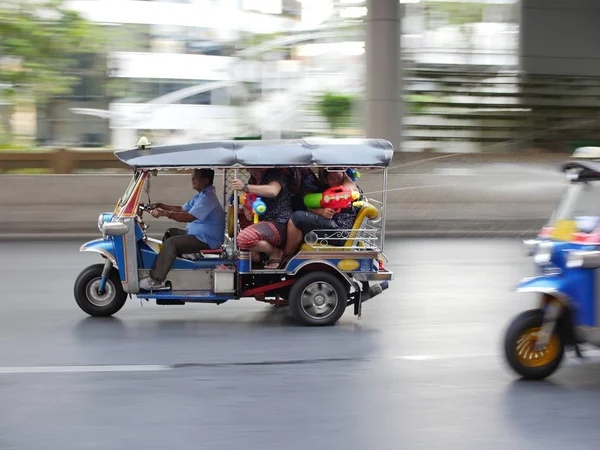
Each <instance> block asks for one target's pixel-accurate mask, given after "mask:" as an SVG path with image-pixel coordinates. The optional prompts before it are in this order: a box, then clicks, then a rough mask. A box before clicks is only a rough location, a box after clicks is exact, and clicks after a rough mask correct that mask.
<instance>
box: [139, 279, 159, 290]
mask: <svg viewBox="0 0 600 450" xmlns="http://www.w3.org/2000/svg"><path fill="white" fill-rule="evenodd" d="M164 287H165V285H164V283H161V282H160V281H156V280H155V279H154V278H152V277H146V278H142V279H141V280H140V289H143V290H145V291H151V290H152V289H160V288H164Z"/></svg>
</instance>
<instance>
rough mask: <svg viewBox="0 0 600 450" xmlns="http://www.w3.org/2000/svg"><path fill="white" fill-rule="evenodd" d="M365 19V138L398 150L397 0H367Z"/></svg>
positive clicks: (399, 16)
mask: <svg viewBox="0 0 600 450" xmlns="http://www.w3.org/2000/svg"><path fill="white" fill-rule="evenodd" d="M367 8H368V13H367V20H366V26H367V30H366V42H365V52H366V72H367V73H366V79H367V92H366V102H365V113H366V136H367V137H369V138H381V139H387V140H388V141H390V142H391V143H392V145H393V146H394V149H395V150H396V151H400V150H401V148H400V147H401V136H402V103H401V100H402V93H401V88H402V85H401V62H400V33H401V22H400V20H401V13H400V10H401V5H400V2H399V1H398V0H368V1H367Z"/></svg>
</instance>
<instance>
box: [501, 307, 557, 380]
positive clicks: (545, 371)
mask: <svg viewBox="0 0 600 450" xmlns="http://www.w3.org/2000/svg"><path fill="white" fill-rule="evenodd" d="M543 319H544V312H543V311H542V310H541V309H533V310H529V311H525V312H523V313H521V314H520V315H519V316H517V317H516V318H515V319H514V320H513V322H512V324H511V325H510V327H509V329H508V331H507V332H506V337H505V342H504V351H505V355H506V359H507V361H508V363H509V365H510V366H511V367H512V369H513V370H514V371H515V372H517V373H518V374H519V375H521V376H522V377H523V378H527V379H532V380H540V379H543V378H546V377H548V376H550V375H552V374H553V373H554V372H555V371H556V369H558V367H559V366H560V363H561V362H562V359H563V357H564V351H565V345H564V339H563V336H561V335H560V334H559V333H557V331H556V330H555V331H554V333H553V334H552V336H551V337H550V340H549V341H548V344H547V345H546V346H545V347H544V348H543V349H539V350H538V349H536V348H535V347H534V346H535V341H536V338H537V335H538V333H539V331H540V330H541V326H542V323H543Z"/></svg>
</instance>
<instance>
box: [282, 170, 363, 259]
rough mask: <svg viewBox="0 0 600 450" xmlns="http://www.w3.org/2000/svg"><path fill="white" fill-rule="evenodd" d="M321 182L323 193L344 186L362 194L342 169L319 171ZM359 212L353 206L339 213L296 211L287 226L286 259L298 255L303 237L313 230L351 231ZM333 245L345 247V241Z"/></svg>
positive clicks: (321, 210)
mask: <svg viewBox="0 0 600 450" xmlns="http://www.w3.org/2000/svg"><path fill="white" fill-rule="evenodd" d="M319 181H320V182H321V185H322V186H321V188H322V191H325V190H327V189H329V188H333V187H338V186H343V187H344V188H346V189H348V190H352V191H359V192H361V193H362V191H361V189H360V188H359V187H358V186H357V185H356V184H355V183H354V181H352V180H351V179H350V177H349V176H348V175H347V174H346V173H345V171H344V169H341V168H329V169H324V168H322V169H319ZM359 210H360V208H359V207H357V206H352V205H351V206H350V207H348V208H344V209H342V210H341V211H339V212H337V213H336V212H335V211H334V210H333V209H331V208H316V209H308V210H306V211H295V212H294V213H292V216H291V217H290V220H289V222H288V224H287V242H286V246H285V250H284V252H283V253H284V257H285V258H288V257H290V256H292V255H293V254H294V253H296V251H297V250H298V246H299V245H300V243H301V242H302V239H303V237H304V236H305V235H306V234H307V233H309V232H311V231H313V230H350V229H351V228H352V227H353V226H354V221H355V219H356V216H357V215H358V211H359ZM331 245H343V240H333V241H332V242H331Z"/></svg>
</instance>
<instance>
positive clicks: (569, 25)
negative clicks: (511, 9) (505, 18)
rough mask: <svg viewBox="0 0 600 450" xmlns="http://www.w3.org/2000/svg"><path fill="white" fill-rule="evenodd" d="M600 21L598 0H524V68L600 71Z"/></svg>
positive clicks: (542, 72) (562, 72)
mask: <svg viewBox="0 0 600 450" xmlns="http://www.w3.org/2000/svg"><path fill="white" fill-rule="evenodd" d="M599 23H600V1H598V0H568V1H565V0H521V26H520V47H521V48H520V55H519V56H520V66H521V70H522V71H523V72H524V73H526V74H530V75H574V76H577V75H580V76H598V75H600V27H599V26H598V24H599Z"/></svg>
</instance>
